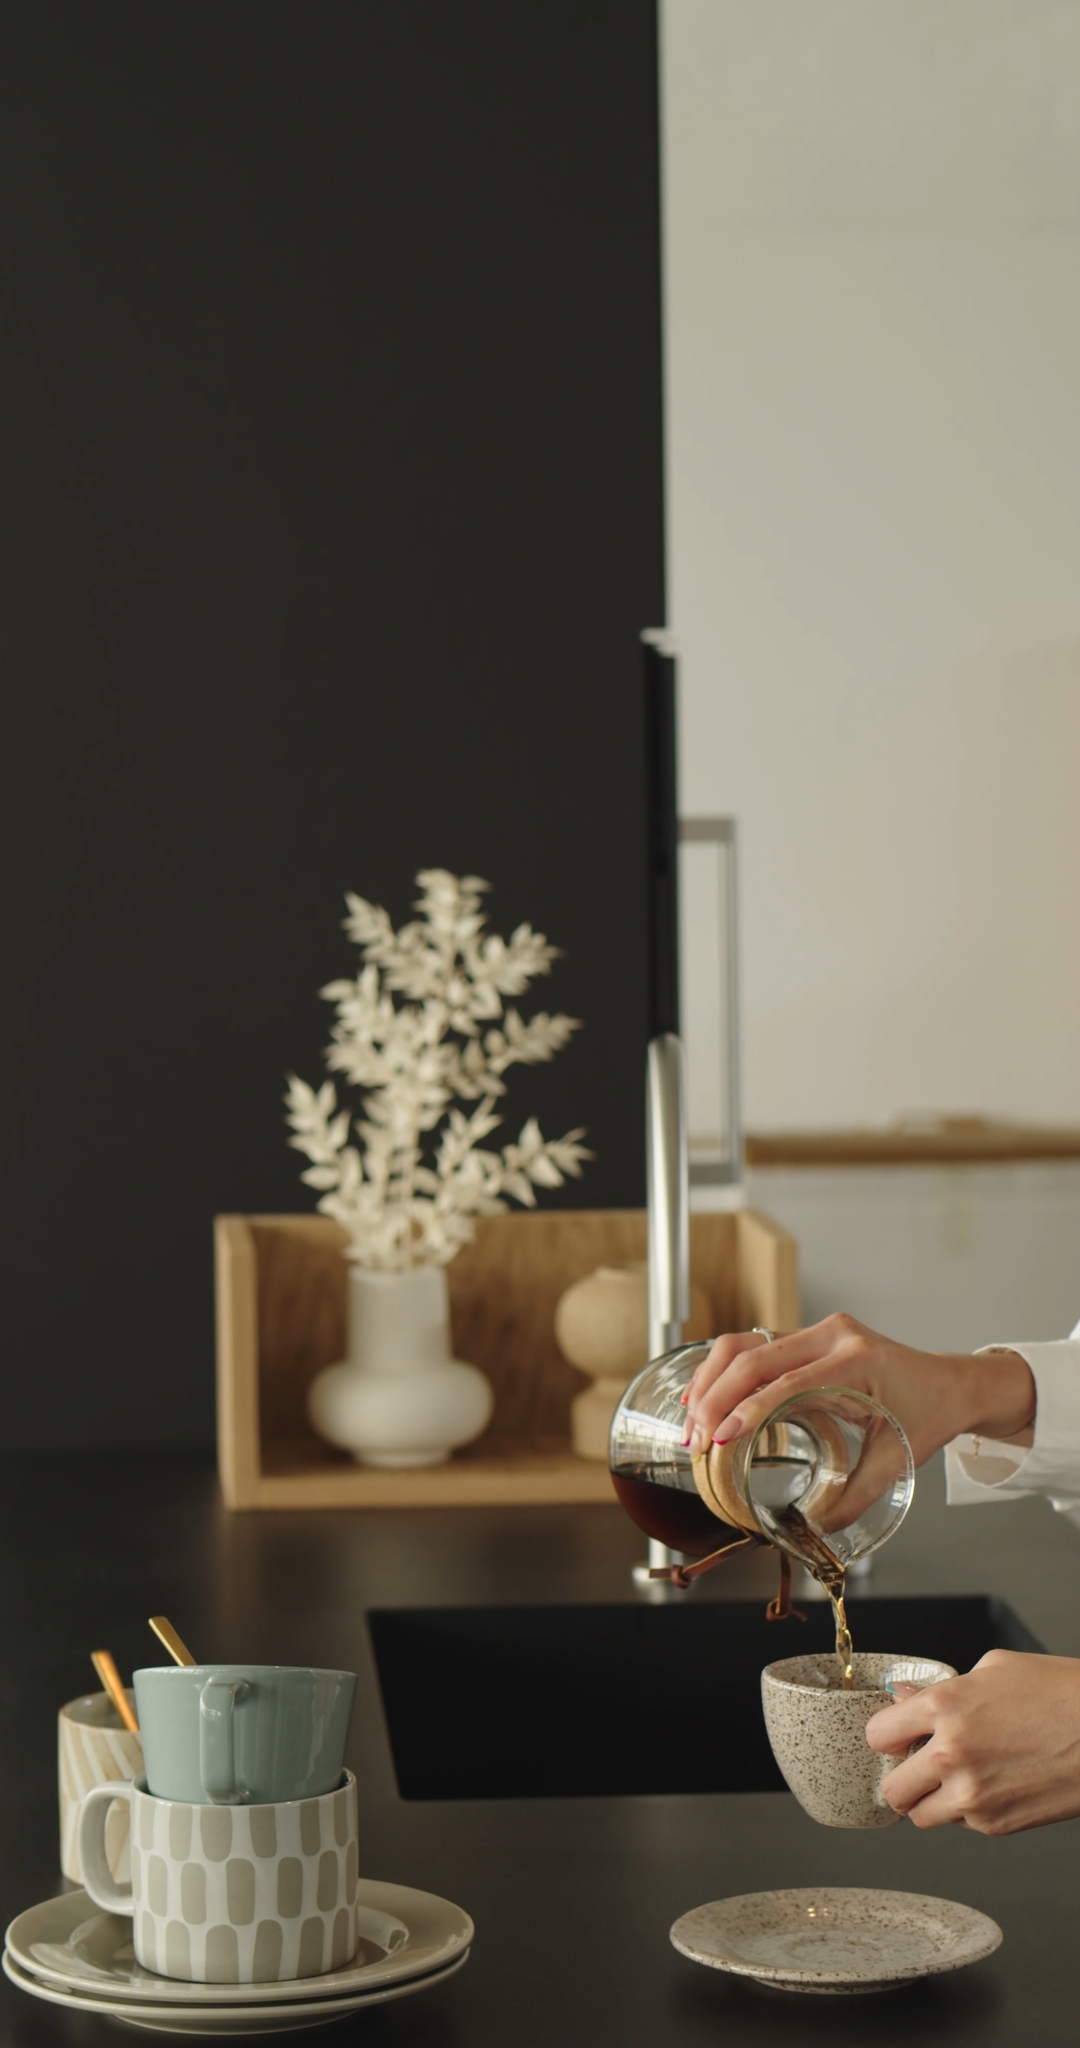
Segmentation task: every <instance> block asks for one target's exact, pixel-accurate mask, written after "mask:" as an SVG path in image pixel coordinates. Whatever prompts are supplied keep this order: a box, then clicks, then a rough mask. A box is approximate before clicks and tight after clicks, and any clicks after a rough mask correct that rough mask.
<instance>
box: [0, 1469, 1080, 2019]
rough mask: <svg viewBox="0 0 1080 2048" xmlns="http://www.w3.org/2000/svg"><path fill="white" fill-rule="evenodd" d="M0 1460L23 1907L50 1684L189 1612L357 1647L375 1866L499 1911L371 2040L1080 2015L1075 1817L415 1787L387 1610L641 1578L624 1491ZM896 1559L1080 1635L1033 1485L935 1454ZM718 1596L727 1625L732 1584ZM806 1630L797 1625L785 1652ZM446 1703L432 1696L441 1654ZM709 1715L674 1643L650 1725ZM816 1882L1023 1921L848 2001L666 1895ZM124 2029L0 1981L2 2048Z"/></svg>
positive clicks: (563, 1703)
mask: <svg viewBox="0 0 1080 2048" xmlns="http://www.w3.org/2000/svg"><path fill="white" fill-rule="evenodd" d="M0 1485H2V1497H0V1527H2V1530H3V1537H2V1542H3V1574H4V1603H3V1616H4V1631H3V1657H2V1660H0V1800H2V1806H0V1844H2V1849H3V1855H2V1863H0V1894H2V1896H0V1909H2V1911H3V1916H4V1921H5V1924H6V1922H7V1920H8V1919H10V1918H11V1917H12V1916H13V1915H14V1914H15V1913H17V1912H19V1911H21V1910H22V1909H23V1908H25V1907H26V1906H28V1905H30V1904H32V1903H33V1902H34V1901H35V1900H38V1899H43V1898H46V1897H48V1896H50V1895H51V1894H53V1893H55V1892H56V1891H58V1890H60V1889H61V1885H60V1881H59V1875H58V1868H57V1839H56V1838H57V1821H56V1723H55V1716H56V1710H57V1707H58V1706H59V1705H60V1704H61V1703H62V1702H63V1701H64V1700H66V1699H70V1698H72V1697H73V1696H74V1695H76V1694H77V1693H79V1692H83V1691H86V1690H90V1689H92V1687H93V1674H92V1672H91V1670H90V1667H89V1663H88V1652H89V1650H90V1649H91V1648H96V1647H99V1646H101V1645H106V1646H108V1647H109V1648H111V1649H112V1651H113V1653H114V1655H115V1656H116V1658H117V1661H118V1663H119V1664H120V1667H121V1669H122V1670H124V1671H129V1670H131V1669H132V1668H133V1667H134V1666H135V1665H137V1664H140V1663H144V1662H151V1663H152V1662H156V1661H157V1655H158V1653H157V1652H156V1651H155V1648H154V1643H153V1639H152V1638H151V1637H150V1635H149V1633H148V1631H147V1629H146V1627H145V1617H146V1616H147V1615H149V1614H151V1613H166V1614H168V1615H169V1616H170V1617H171V1618H172V1619H173V1620H174V1621H175V1623H176V1625H177V1626H178V1628H179V1629H180V1631H181V1633H182V1634H183V1635H184V1636H185V1637H186V1638H187V1639H188V1641H190V1642H191V1644H192V1646H193V1647H194V1648H195V1650H196V1652H197V1654H198V1655H199V1656H200V1657H202V1658H204V1659H206V1660H207V1661H223V1660H224V1659H226V1658H239V1659H243V1660H245V1661H249V1660H250V1661H268V1662H270V1661H272V1662H281V1663H318V1664H328V1665H338V1666H344V1667H347V1668H349V1669H356V1670H358V1671H359V1673H360V1689H359V1694H358V1702H357V1711H356V1716H355V1720H354V1724H353V1734H352V1740H351V1744H350V1751H349V1762H350V1763H351V1764H352V1766H353V1767H354V1768H355V1770H356V1771H357V1774H358V1777H359V1781H360V1795H361V1870H362V1872H363V1873H364V1874H365V1875H367V1876H369V1877H376V1876H377V1877H383V1878H387V1879H390V1880H393V1881H395V1882H398V1883H404V1884H413V1885H418V1886H420V1887H422V1888H424V1889H426V1890H430V1891H434V1892H440V1893H442V1894H444V1895H445V1896H447V1897H448V1898H451V1899H455V1900H457V1901H458V1902H459V1903H460V1904H461V1905H463V1906H465V1907H466V1908H467V1909H468V1911H469V1912H470V1913H471V1914H472V1915H473V1918H474V1919H475V1921H476V1926H477V1937H476V1944H475V1947H474V1950H473V1954H472V1958H471V1960H470V1961H469V1963H468V1964H467V1965H466V1968H465V1969H464V1970H463V1971H462V1972H461V1974H460V1975H459V1976H458V1977H456V1978H454V1979H453V1980H452V1981H450V1982H448V1983H447V1984H445V1985H442V1986H439V1987H438V1988H437V1989H434V1990H431V1991H429V1992H426V1993H424V1994H423V1995H421V1996H418V1997H416V1998H411V1999H405V2000H403V2001H401V2003H399V2004H390V2005H386V2006H382V2007H377V2008H373V2009H372V2010H371V2011H369V2012H367V2013H365V2014H363V2015H360V2016H356V2017H353V2018H351V2019H347V2020H344V2021H342V2022H340V2023H339V2025H340V2033H339V2038H343V2037H344V2032H345V2030H346V2029H351V2030H353V2031H354V2032H356V2033H357V2034H359V2033H360V2032H361V2031H362V2033H363V2037H364V2040H365V2042H366V2043H368V2044H370V2048H413V2044H416V2048H419V2044H423V2048H465V2044H468V2048H557V2044H566V2048H577V2044H586V2043H587V2044H589V2048H597V2044H599V2048H606V2044H608V2043H611V2044H612V2048H657V2044H663V2048H668V2044H672V2048H675V2044H686V2048H691V2044H698V2043H701V2044H705V2043H708V2044H710V2048H714V2044H716V2043H718V2042H720V2041H723V2042H724V2043H726V2044H729V2048H739V2044H742V2043H744V2042H747V2043H748V2042H750V2041H751V2040H753V2042H754V2044H755V2048H771V2044H772V2043H781V2042H784V2043H790V2041H791V2040H792V2038H793V2035H794V2031H795V2029H796V2028H798V2030H799V2037H800V2039H801V2040H803V2041H806V2042H811V2043H812V2042H817V2041H820V2042H822V2043H824V2042H826V2041H827V2042H829V2043H830V2044H835V2042H836V2040H837V2038H838V2036H837V2028H838V2025H840V2024H844V2025H846V2026H847V2027H848V2028H851V2027H852V2026H853V2025H854V2026H855V2027H856V2029H857V2032H858V2037H859V2038H860V2039H865V2038H867V2036H868V2035H870V2034H872V2036H873V2039H874V2040H875V2042H876V2043H882V2044H888V2043H904V2044H908V2043H910V2042H911V2041H912V2040H913V2039H914V2038H915V2036H916V2034H917V2035H918V2036H919V2038H920V2040H922V2041H925V2042H926V2043H927V2044H933V2043H938V2042H941V2043H944V2042H946V2041H948V2042H949V2043H950V2044H952V2048H963V2044H967V2043H972V2044H974V2043H975V2042H978V2043H979V2044H980V2048H997V2044H1001V2043H1005V2042H1008V2043H1021V2042H1023V2043H1039V2044H1041V2043H1047V2044H1049V2043H1055V2044H1056V2043H1064V2042H1071V2041H1072V2040H1074V2039H1075V2038H1076V2035H1077V2031H1078V2015H1077V2000H1076V1994H1075V1990H1074V1982H1075V1963H1074V1960H1073V1955H1072V1946H1071V1945H1072V1942H1073V1940H1074V1939H1076V1934H1075V1925H1076V1909H1077V1901H1078V1898H1080V1821H1073V1822H1068V1823H1066V1824H1065V1825H1062V1826H1058V1827H1053V1828H1046V1829H1041V1830H1037V1831H1035V1832H1033V1833H1030V1834H1024V1835H1018V1836H1014V1837H1010V1838H1007V1839H1004V1840H998V1841H991V1840H987V1839H985V1838H983V1837H981V1836H977V1835H971V1834H968V1833H967V1832H966V1831H965V1830H963V1829H960V1828H945V1829H939V1830H937V1831H935V1832H933V1833H929V1834H923V1833H920V1832H919V1831H918V1830H917V1829H915V1828H913V1827H911V1826H909V1825H907V1824H904V1823H902V1824H901V1825H900V1826H898V1827H895V1828H889V1829H884V1830H882V1831H880V1832H872V1833H868V1834H861V1833H848V1832H840V1831H833V1830H830V1829H826V1828H821V1827H818V1826H816V1825H815V1824H814V1823H813V1822H812V1821H810V1820H809V1819H808V1818H807V1817H806V1816H805V1815H804V1814H803V1813H802V1811H801V1810H800V1808H799V1807H798V1806H797V1805H796V1803H795V1801H794V1800H793V1799H792V1798H791V1797H790V1796H789V1795H788V1794H787V1793H742V1794H732V1795H727V1796H725V1795H720V1794H715V1795H713V1794H710V1795H704V1796H703V1795H696V1796H693V1797H690V1796H678V1797H662V1796H656V1795H653V1796H649V1797H642V1798H624V1797H614V1798H573V1799H569V1798H567V1799H513V1800H477V1801H460V1802H452V1801H439V1802H426V1801H406V1800H401V1799H399V1797H398V1795H397V1791H396V1786H395V1779H394V1773H393V1767H392V1762H391V1756H390V1750H389V1745H388V1741H387V1736H386V1732H385V1729H384V1725H383V1720H382V1713H381V1707H380V1703H379V1693H378V1687H377V1683H376V1680H375V1674H374V1670H373V1666H372V1661H371V1654H370V1650H369V1647H368V1638H367V1631H366V1627H365V1622H364V1615H365V1611H366V1610H367V1609H369V1608H373V1607H409V1606H444V1605H445V1606H456V1605H467V1604H488V1603H491V1604H507V1605H518V1604H521V1605H525V1604H533V1603H542V1604H546V1603H558V1602H573V1603H579V1602H580V1603H596V1602H609V1601H617V1602H621V1601H631V1600H634V1599H635V1598H637V1597H639V1596H637V1595H635V1593H634V1591H633V1589H632V1586H631V1582H630V1578H629V1570H630V1566H631V1564H632V1563H633V1562H634V1561H635V1560H636V1559H637V1558H639V1557H640V1556H641V1554H642V1551H643V1539H641V1538H640V1537H639V1536H638V1535H637V1533H636V1531H635V1530H634V1529H633V1528H632V1527H631V1526H630V1524H629V1523H628V1522H627V1521H626V1520H625V1519H624V1517H623V1516H622V1514H621V1513H620V1511H619V1510H618V1508H616V1507H614V1506H613V1507H611V1508H606V1507H591V1508H549V1509H533V1508H530V1509H522V1510H519V1511H516V1512H514V1511H509V1510H480V1509H476V1510H472V1509H470V1510H462V1511H457V1512H451V1511H444V1510H432V1511H427V1512H416V1513H412V1512H409V1513H405V1512H400V1513H355V1514H349V1513H331V1514H252V1515H230V1514H228V1513H227V1512H226V1511H225V1510H224V1508H223V1507H222V1505H221V1502H220V1498H219V1496H218V1491H217V1483H216V1479H215V1477H214V1475H213V1473H212V1471H211V1470H210V1469H209V1467H208V1465H207V1464H205V1463H203V1462H200V1461H198V1460H195V1459H192V1458H180V1457H169V1456H163V1455H161V1454H147V1455H146V1456H143V1457H139V1456H136V1455H134V1454H128V1455H125V1456H110V1457H95V1458H88V1457H82V1458H75V1457H59V1456H58V1457H53V1458H47V1457H41V1458H35V1459H29V1458H24V1459H21V1460H19V1461H17V1462H16V1461H13V1460H12V1461H8V1462H7V1463H6V1464H0ZM874 1563H875V1571H874V1577H873V1582H872V1586H871V1587H869V1588H868V1589H867V1590H869V1591H872V1592H873V1593H874V1594H875V1595H888V1594H901V1593H905V1594H906V1593H923V1592H933V1593H948V1592H958V1593H973V1592H977V1593H996V1594H998V1595H1000V1596H1002V1597H1003V1598H1004V1599H1005V1600H1007V1601H1008V1602H1009V1603H1010V1604H1011V1605H1012V1606H1013V1607H1014V1608H1015V1610H1016V1611H1017V1613H1018V1614H1019V1615H1020V1616H1021V1617H1022V1619H1023V1620H1024V1621H1025V1622H1026V1623H1027V1625H1028V1627H1029V1628H1030V1629H1031V1630H1032V1631H1033V1632H1034V1634H1035V1635H1036V1636H1037V1637H1038V1638H1039V1639H1040V1641H1041V1642H1042V1643H1043V1644H1044V1645H1045V1647H1046V1648H1047V1649H1049V1650H1055V1651H1059V1652H1063V1653H1067V1654H1070V1655H1080V1595H1078V1580H1080V1537H1078V1535H1077V1533H1076V1531H1075V1530H1074V1529H1072V1528H1071V1527H1069V1526H1067V1525H1066V1524H1065V1523H1064V1522H1062V1521H1061V1520H1060V1519H1058V1518H1055V1516H1054V1515H1053V1513H1052V1511H1051V1510H1050V1509H1049V1508H1048V1507H1046V1506H1044V1505H1043V1504H1042V1503H1040V1502H1035V1501H1023V1502H1018V1503H1014V1504H1010V1505H1004V1504H1002V1505H997V1506H993V1507H987V1508H957V1509H952V1510H946V1509H945V1507H944V1504H943V1489H942V1483H941V1476H940V1472H939V1471H937V1470H936V1469H932V1470H930V1471H929V1472H928V1473H924V1474H921V1475H920V1481H919V1489H918V1493H917V1496H916V1501H915V1505H914V1507H913V1508H912V1511H911V1513H910V1515H909V1517H908V1520H907V1522H906V1523H905V1525H904V1527H903V1528H902V1529H901V1530H900V1532H899V1534H898V1535H897V1537H895V1538H894V1540H893V1542H892V1543H891V1544H890V1545H889V1546H888V1548H887V1549H886V1550H884V1551H882V1552H881V1553H880V1554H879V1555H878V1556H877V1557H876V1558H875V1560H874ZM727 1569H728V1571H729V1572H730V1576H729V1577H726V1578H725V1575H724V1574H718V1575H716V1576H714V1578H713V1581H712V1583H711V1584H707V1585H705V1586H702V1587H700V1588H699V1589H697V1590H696V1591H695V1593H694V1594H693V1595H691V1596H690V1597H691V1598H694V1599H706V1600H708V1601H709V1602H710V1603H718V1607H722V1600H723V1598H736V1597H741V1598H744V1599H745V1598H747V1597H750V1596H754V1597H757V1596H759V1595H760V1597H761V1598H762V1599H763V1600H764V1599H765V1598H766V1597H767V1595H768V1593H769V1592H771V1590H772V1570H771V1567H770V1566H769V1564H768V1562H767V1560H765V1559H763V1558H752V1559H750V1560H748V1561H746V1562H745V1563H742V1564H740V1565H738V1566H734V1567H729V1568H727ZM855 1612H856V1617H857V1606H856V1610H855ZM716 1621H717V1626H718V1627H720V1628H722V1626H723V1615H722V1611H718V1612H717V1615H716ZM856 1641H857V1642H858V1631H857V1618H856ZM794 1647H796V1643H795V1640H794V1638H792V1639H790V1640H789V1639H788V1638H787V1637H784V1638H780V1637H779V1636H778V1640H777V1650H776V1654H777V1655H784V1654H787V1653H788V1650H789V1648H790V1649H794ZM865 1647H867V1648H873V1647H879V1646H878V1645H876V1644H869V1643H868V1644H866V1646H865ZM880 1647H887V1648H889V1649H901V1650H910V1651H918V1649H919V1647H920V1646H919V1645H918V1644H917V1643H912V1644H907V1643H905V1644H888V1645H882V1646H880ZM430 1711H431V1714H432V1716H433V1717H437V1716H438V1714H439V1686H438V1673H437V1672H433V1673H432V1674H431V1687H430ZM578 1711H580V1702H577V1701H575V1698H574V1696H573V1690H572V1688H566V1687H565V1686H563V1687H560V1688H558V1689H554V1690H553V1696H552V1698H551V1701H550V1713H551V1715H552V1716H553V1717H555V1716H557V1717H559V1718H560V1720H563V1721H565V1720H566V1719H569V1720H570V1721H571V1722H572V1721H573V1718H574V1715H575V1712H578ZM590 1739H594V1738H590ZM716 1739H719V1738H718V1737H717V1736H716V1735H715V1734H714V1732H713V1731H711V1730H710V1729H709V1728H708V1727H707V1726H702V1725H701V1717H700V1715H699V1714H696V1713H695V1684H694V1672H693V1670H692V1669H689V1668H687V1669H673V1670H672V1672H671V1687H670V1717H669V1718H668V1720H667V1721H666V1723H665V1724H664V1725H658V1726H657V1727H656V1729H655V1740H656V1742H657V1744H672V1743H674V1744H687V1743H708V1742H709V1741H711V1740H716ZM815 1883H821V1884H842V1885H851V1884H869V1885H878V1886H885V1887H895V1888H899V1889H904V1890H910V1891H919V1892H930V1893H935V1894H938V1895H940V1896H943V1897H947V1898H954V1899H959V1900H963V1901H966V1902H967V1903H968V1904H970V1905H973V1906H977V1907H980V1908H982V1909H983V1910H984V1911H985V1912H988V1913H991V1914H992V1915H993V1916H994V1918H995V1919H996V1920H998V1921H999V1922H1000V1924H1001V1926H1002V1928H1003V1929H1004V1933H1005V1942H1004V1946H1003V1947H1002V1948H1001V1949H1000V1950H999V1952H998V1954H997V1955H996V1956H994V1957H992V1958H991V1959H990V1960H989V1961H988V1962H985V1963H982V1964H979V1965H977V1966H976V1967H975V1968H974V1969H971V1970H967V1971H964V1972H961V1973H959V1974H957V1975H956V1976H954V1977H953V1976H947V1977H942V1978H937V1979H934V1980H931V1981H928V1982H926V1983H924V1984H922V1985H913V1986H909V1987H905V1988H903V1989H900V1990H897V1991H894V1992H889V1993H885V1994H881V1995H879V1996H876V1997H874V1998H873V1999H869V2000H866V2001H862V2000H860V2001H858V2002H857V2004H856V2005H855V2006H852V2005H851V2004H850V2002H848V2001H845V2002H844V2004H843V2006H841V2005H840V2004H839V2003H838V2002H837V2001H836V2000H834V1999H831V1998H813V1999H808V1998H804V1997H797V1996H794V1995H792V1994H789V1993H783V1992H773V1991H765V1990H761V1989H759V1988H758V1987H756V1986H754V1985H752V1984H741V1983H739V1982H738V1981H736V1980H735V1979H732V1978H728V1977H725V1976H723V1975H722V1974H720V1973H719V1972H716V1971H711V1970H704V1969H701V1968H699V1967H696V1966H695V1965H694V1964H692V1963H689V1962H687V1961H686V1960H685V1959H684V1958H682V1957H681V1956H679V1955H678V1954H677V1953H676V1952H675V1951H674V1950H673V1949H672V1948H671V1946H670V1944H669V1942H668V1928H669V1926H670V1924H671V1922H672V1921H673V1920H674V1919H675V1918H676V1917H677V1916H678V1915H679V1914H681V1913H684V1912H686V1911H687V1910H688V1909H689V1908H690V1907H692V1906H695V1905H699V1904H702V1903H704V1902H705V1901H706V1900H709V1899H715V1898H720V1897H723V1896H725V1895H726V1894H729V1893H734V1892H744V1891H756V1890H760V1889H765V1888H768V1887H772V1886H783V1885H807V1884H815ZM841 2015H843V2018H841ZM118 2038H119V2037H118V2036H117V2034H116V2032H115V2031H114V2030H113V2028H112V2023H111V2022H109V2021H106V2020H94V2019H91V2018H88V2017H84V2016H83V2015H82V2014H78V2013H73V2012H67V2011H64V2010H62V2009H60V2008H53V2007H50V2006H46V2005H42V2004H41V2003H40V2002H38V2001H35V2000H32V1999H30V1998H28V1997H26V1996H25V1995H23V1994H21V1993H19V1992H17V1991H16V1990H15V1989H14V1987H13V1986H11V1985H10V1984H9V1983H8V1982H7V1981H6V1979H5V1980H0V2048H6V2044H8V2043H13V2044H14V2043H18V2044H23V2048H31V2044H37V2043H41V2044H44V2043H55V2042H61V2041H63V2042H66V2043H70V2044H75V2043H78V2044H80V2048H106V2043H107V2042H108V2041H109V2040H112V2041H113V2042H115V2041H116V2040H117V2039H118ZM326 2038H327V2039H331V2038H333V2035H332V2033H331V2032H330V2031H329V2030H328V2031H327V2034H326Z"/></svg>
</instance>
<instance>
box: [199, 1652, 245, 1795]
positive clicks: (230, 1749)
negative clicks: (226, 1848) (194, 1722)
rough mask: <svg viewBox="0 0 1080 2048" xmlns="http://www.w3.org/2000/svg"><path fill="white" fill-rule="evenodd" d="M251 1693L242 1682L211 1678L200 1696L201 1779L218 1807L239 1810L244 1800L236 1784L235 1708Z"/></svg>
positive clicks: (242, 1790) (241, 1788)
mask: <svg viewBox="0 0 1080 2048" xmlns="http://www.w3.org/2000/svg"><path fill="white" fill-rule="evenodd" d="M248 1690H249V1688H248V1685H247V1683H246V1681H245V1680H244V1679H242V1678H241V1679H232V1680H230V1679H227V1678H208V1679H207V1681H206V1684H205V1685H204V1686H203V1689H202V1691H201V1693H200V1694H199V1777H200V1778H201V1780H202V1788H203V1791H204V1792H205V1794H206V1796H207V1798H208V1799H209V1800H210V1801H212V1803H213V1805H215V1806H239V1805H240V1804H241V1803H242V1802H243V1799H244V1788H243V1786H241V1785H238V1784H237V1782H236V1746H235V1743H234V1740H233V1708H234V1706H235V1705H236V1702H237V1700H242V1699H243V1698H244V1697H245V1695H246V1694H247V1692H248Z"/></svg>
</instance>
